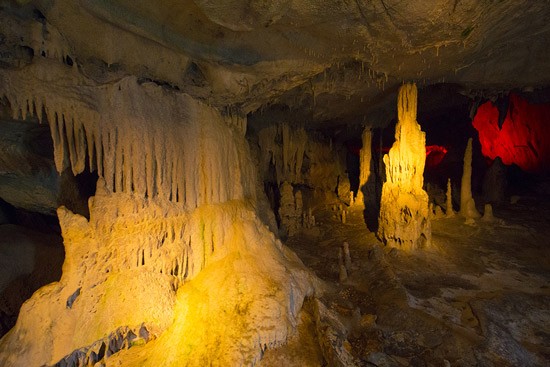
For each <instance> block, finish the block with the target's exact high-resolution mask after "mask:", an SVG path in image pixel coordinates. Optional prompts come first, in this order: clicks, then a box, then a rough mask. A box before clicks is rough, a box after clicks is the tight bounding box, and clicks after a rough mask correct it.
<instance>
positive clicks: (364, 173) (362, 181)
mask: <svg viewBox="0 0 550 367" xmlns="http://www.w3.org/2000/svg"><path fill="white" fill-rule="evenodd" d="M361 138H362V141H363V146H362V147H361V150H360V151H359V191H358V192H357V197H356V199H355V200H356V201H355V202H356V203H357V204H358V205H365V207H366V206H367V205H366V202H368V201H369V200H372V198H373V197H374V185H373V184H372V178H371V177H370V176H371V172H372V159H371V158H372V151H371V150H372V130H371V129H370V128H368V127H367V128H365V129H364V130H363V135H362V136H361ZM369 179H371V181H370V182H369Z"/></svg>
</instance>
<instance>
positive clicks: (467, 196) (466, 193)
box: [460, 138, 481, 219]
mask: <svg viewBox="0 0 550 367" xmlns="http://www.w3.org/2000/svg"><path fill="white" fill-rule="evenodd" d="M460 215H462V216H463V217H464V218H466V219H475V218H479V217H481V215H480V214H479V212H478V211H477V209H476V203H475V201H474V198H473V197H472V138H470V139H468V144H466V150H465V151H464V169H463V171H462V184H461V186H460Z"/></svg>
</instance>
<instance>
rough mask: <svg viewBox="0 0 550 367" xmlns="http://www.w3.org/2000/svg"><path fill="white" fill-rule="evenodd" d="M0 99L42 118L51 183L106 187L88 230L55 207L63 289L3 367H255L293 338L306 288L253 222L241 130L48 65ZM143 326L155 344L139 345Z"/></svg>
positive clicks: (181, 104) (41, 295)
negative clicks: (60, 176) (54, 173)
mask: <svg viewBox="0 0 550 367" xmlns="http://www.w3.org/2000/svg"><path fill="white" fill-rule="evenodd" d="M0 95H3V96H5V97H6V98H7V99H8V101H9V102H10V105H11V107H12V109H13V112H14V115H15V117H18V116H23V117H24V116H25V114H29V113H31V114H36V115H37V116H38V118H39V119H40V120H42V121H45V120H47V122H48V123H49V126H50V129H51V133H52V138H53V141H54V149H55V152H54V153H55V161H56V166H57V169H58V171H59V172H61V171H63V170H64V169H65V168H70V169H72V171H73V172H74V173H75V174H77V173H79V172H82V171H83V170H84V169H90V170H96V171H97V173H98V175H99V177H100V179H99V181H98V185H97V186H98V187H97V192H96V194H95V196H94V197H92V198H91V199H90V201H89V209H90V219H89V220H87V219H86V218H84V217H82V216H80V215H78V214H73V213H72V212H70V211H69V210H68V209H66V208H64V207H61V208H59V209H58V212H57V213H58V217H59V221H60V224H61V228H62V234H63V239H64V245H65V252H66V256H65V262H64V265H63V274H62V277H61V279H60V281H59V282H55V283H52V284H50V285H48V286H45V287H43V288H41V289H39V290H38V291H37V292H35V294H34V295H33V296H32V298H31V299H30V300H28V301H27V302H26V303H25V304H24V305H23V307H22V309H21V312H20V317H19V319H18V320H17V323H16V326H15V327H14V328H13V329H12V330H11V331H10V332H9V333H8V334H7V335H6V336H5V337H4V338H3V339H2V340H1V341H0V365H2V366H6V367H7V366H39V365H53V364H56V363H58V362H61V361H64V362H61V364H64V363H66V362H67V361H75V360H76V361H79V362H78V363H79V364H83V365H84V364H89V365H93V364H94V363H95V362H97V361H98V360H101V358H107V357H108V358H107V362H108V364H110V363H111V362H110V361H113V362H112V363H113V364H116V365H119V364H118V362H116V361H117V358H119V357H118V356H119V353H121V354H122V353H123V352H119V350H123V349H126V348H129V347H131V348H130V349H129V350H128V351H127V352H130V351H132V350H135V349H134V348H139V352H136V355H135V356H134V357H132V358H126V359H124V363H125V364H126V365H133V366H136V365H139V366H147V365H150V366H160V365H162V366H171V365H178V366H179V365H188V366H202V365H208V364H218V365H243V364H253V363H255V361H257V360H258V359H259V358H260V356H261V355H262V353H263V350H264V349H265V348H266V347H269V348H271V347H274V346H277V345H280V344H282V343H284V342H285V341H286V340H287V338H288V337H289V335H291V334H292V333H293V330H295V326H296V320H297V315H298V313H299V311H300V309H301V305H302V302H303V300H304V297H306V296H307V295H311V294H312V292H313V287H312V281H311V279H310V277H309V276H308V274H307V273H306V271H305V270H304V267H303V265H302V264H301V262H300V261H299V260H298V258H297V257H296V256H295V255H294V254H293V253H292V252H290V251H288V250H287V249H286V248H284V247H283V246H282V245H281V243H280V241H278V240H277V239H276V238H275V236H274V235H273V233H272V232H270V231H269V229H268V227H267V226H266V225H265V224H264V223H262V222H261V221H260V219H259V217H258V214H257V209H256V204H257V199H256V189H257V184H256V172H255V170H254V165H253V164H252V163H251V161H250V158H249V157H250V153H249V150H248V145H247V143H246V140H245V139H244V131H245V127H246V126H245V123H244V121H243V119H241V118H235V117H231V116H229V117H226V116H224V115H222V114H221V113H219V112H218V111H217V110H216V109H213V108H211V107H209V106H207V105H205V104H204V103H202V102H198V101H196V100H194V99H193V98H191V97H190V96H188V95H185V94H183V93H176V92H173V91H168V90H166V89H163V88H161V87H159V86H157V85H156V84H153V83H144V84H140V83H138V82H137V80H136V79H135V78H124V79H122V80H120V81H117V82H114V83H112V84H106V85H96V84H95V83H94V82H91V81H90V80H88V79H87V78H84V77H82V76H81V75H80V74H79V73H78V71H77V69H75V68H67V67H65V66H61V65H59V64H58V63H56V62H53V61H51V60H48V59H40V61H38V62H37V63H36V64H32V65H30V66H28V67H26V68H25V69H23V70H22V71H20V72H16V71H6V70H3V71H2V72H0ZM285 156H286V155H285ZM288 159H290V158H288V157H287V161H288ZM285 162H286V161H285ZM142 327H145V328H146V330H148V332H147V334H151V333H153V334H154V335H155V337H157V336H158V339H157V340H163V342H159V343H156V342H153V341H151V340H152V339H154V338H152V337H149V336H148V337H146V338H145V337H142V338H141V339H142V340H143V341H144V342H148V343H145V345H142V346H139V347H138V346H136V345H137V344H140V343H137V344H133V343H132V340H134V339H135V338H134V336H133V335H134V334H136V333H139V332H140V330H142ZM121 330H122V331H124V330H126V331H124V332H122V331H121ZM113 333H114V334H113ZM119 333H121V335H122V334H124V335H123V336H121V337H120V338H119V337H114V338H111V337H110V335H115V334H116V335H118V334H119ZM119 339H120V340H119ZM113 340H114V341H113ZM119 341H120V343H119ZM105 344H109V345H106V346H105V347H103V345H105ZM111 344H112V345H111ZM141 344H143V342H142V343H141ZM236 345H238V347H236ZM166 346H170V348H172V349H173V350H171V351H168V352H167V351H166ZM101 349H103V352H101V353H100V351H101ZM132 353H134V352H132ZM100 357H101V358H100ZM121 358H122V357H121ZM129 361H130V362H129Z"/></svg>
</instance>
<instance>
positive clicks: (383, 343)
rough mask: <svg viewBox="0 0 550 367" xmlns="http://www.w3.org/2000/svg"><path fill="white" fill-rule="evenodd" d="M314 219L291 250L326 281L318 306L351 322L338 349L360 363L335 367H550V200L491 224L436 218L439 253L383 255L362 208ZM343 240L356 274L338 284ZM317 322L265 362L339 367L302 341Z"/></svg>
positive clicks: (519, 207) (509, 211)
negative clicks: (343, 216) (345, 214)
mask: <svg viewBox="0 0 550 367" xmlns="http://www.w3.org/2000/svg"><path fill="white" fill-rule="evenodd" d="M315 215H316V218H317V226H316V227H315V228H313V229H309V230H305V231H304V232H303V233H301V234H300V235H296V236H293V237H291V238H289V239H288V240H287V242H286V244H287V246H289V247H290V248H291V249H293V250H294V251H295V252H296V253H297V254H298V256H299V257H300V258H301V259H302V261H303V263H304V264H305V265H306V267H308V268H309V269H311V270H312V271H313V272H314V273H315V275H316V276H317V277H319V278H320V279H322V280H323V281H324V283H325V289H326V290H325V291H324V292H323V293H322V294H321V295H319V296H318V298H319V299H318V301H319V302H321V303H322V304H323V305H324V306H326V308H327V309H328V310H329V312H332V313H333V314H334V315H337V318H338V319H339V321H340V322H341V324H342V325H343V326H344V332H343V334H344V335H342V336H341V348H342V350H343V351H344V352H343V354H349V355H351V356H352V358H353V359H352V362H350V360H349V359H348V360H347V362H346V361H345V360H344V361H343V362H342V358H341V357H338V356H339V355H340V354H342V353H340V354H339V353H338V351H336V353H332V354H336V355H337V357H335V360H336V361H340V362H342V363H339V364H343V365H347V364H350V365H359V366H545V365H550V288H549V286H550V282H549V280H550V256H549V255H550V241H549V238H550V199H548V198H546V199H541V198H534V197H533V198H528V197H526V198H522V199H521V200H520V201H519V202H517V203H516V204H515V205H511V204H510V205H505V206H503V207H497V208H495V209H494V216H495V221H492V222H483V221H481V220H477V221H476V222H475V224H472V225H468V224H465V220H464V219H463V218H461V217H459V216H455V217H453V218H444V219H439V220H433V221H432V235H433V238H432V245H431V246H430V247H429V248H427V249H423V250H417V251H414V252H409V253H406V252H403V251H400V250H395V249H393V250H392V249H388V248H385V247H384V246H383V245H382V244H381V243H380V242H379V241H378V240H377V239H376V237H375V235H374V233H371V232H369V231H368V229H367V228H366V226H365V224H364V221H363V213H362V209H361V208H360V207H352V208H350V211H349V215H348V220H347V222H346V223H345V224H343V223H341V222H339V221H338V220H337V218H336V215H335V214H334V212H333V211H332V210H331V206H330V205H327V207H326V209H322V210H321V209H318V210H317V211H315ZM344 241H346V242H348V243H349V246H350V253H351V258H352V267H351V271H350V272H349V277H348V279H347V280H346V281H343V282H339V266H338V251H339V248H340V247H341V246H342V243H343V242H344ZM312 318H313V316H311V317H309V319H308V320H305V321H303V322H302V324H301V326H302V328H301V329H300V333H299V335H298V336H297V337H296V339H297V340H295V341H291V343H289V346H287V347H286V350H283V349H281V348H280V349H281V350H278V351H277V350H274V351H268V352H267V353H266V355H265V358H264V360H263V361H262V362H263V363H262V365H281V363H284V365H296V366H297V365H300V366H304V365H311V366H315V365H323V364H325V365H332V364H333V363H334V360H333V361H332V362H330V361H329V362H326V361H327V359H330V356H329V358H327V351H326V350H325V351H323V352H321V349H320V348H318V347H317V348H316V347H314V345H315V344H316V343H315V341H313V340H311V339H312V337H307V336H306V334H307V333H306V332H305V331H304V329H308V327H309V329H310V331H312V330H313V329H315V328H314V327H313V325H314V322H313V321H312V320H311V319H312ZM302 319H304V317H302ZM308 325H309V326H308ZM313 334H314V335H317V336H318V335H319V331H318V328H317V332H316V333H315V332H314V333H313ZM317 336H315V337H317ZM315 337H313V338H315ZM317 344H318V343H317ZM321 344H323V343H322V342H321ZM299 346H301V349H300V348H299ZM321 354H323V355H324V357H323V356H321ZM329 354H330V353H329ZM283 361H284V362H283ZM323 361H324V362H323Z"/></svg>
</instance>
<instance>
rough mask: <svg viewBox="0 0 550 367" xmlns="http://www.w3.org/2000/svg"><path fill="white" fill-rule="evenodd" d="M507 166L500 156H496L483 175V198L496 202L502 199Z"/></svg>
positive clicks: (504, 195) (506, 180)
mask: <svg viewBox="0 0 550 367" xmlns="http://www.w3.org/2000/svg"><path fill="white" fill-rule="evenodd" d="M507 171H508V169H507V167H506V166H505V165H504V163H502V159H500V157H496V158H495V160H494V161H493V163H492V164H491V166H490V167H489V169H488V170H487V172H485V176H484V177H483V198H484V199H485V201H487V202H489V203H493V204H498V203H501V202H503V201H504V198H505V197H506V190H507V186H508V178H507Z"/></svg>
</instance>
